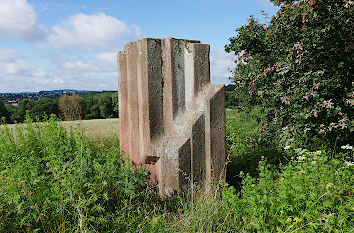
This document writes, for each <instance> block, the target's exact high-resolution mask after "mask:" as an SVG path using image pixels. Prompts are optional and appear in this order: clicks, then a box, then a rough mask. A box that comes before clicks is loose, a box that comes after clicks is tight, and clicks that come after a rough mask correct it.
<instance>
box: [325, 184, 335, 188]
mask: <svg viewBox="0 0 354 233" xmlns="http://www.w3.org/2000/svg"><path fill="white" fill-rule="evenodd" d="M333 186H334V184H333V183H328V184H327V185H326V189H329V188H332V187H333Z"/></svg>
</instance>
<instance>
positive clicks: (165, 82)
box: [118, 38, 225, 195]
mask: <svg viewBox="0 0 354 233" xmlns="http://www.w3.org/2000/svg"><path fill="white" fill-rule="evenodd" d="M209 52H210V46H209V45H207V44H201V43H200V42H199V41H195V40H182V39H174V38H165V39H150V38H145V39H141V40H138V41H136V42H131V43H128V44H126V45H125V46H124V49H123V51H120V52H119V54H118V71H119V91H118V93H119V113H120V145H121V149H122V150H123V151H125V152H127V153H128V154H129V156H130V158H131V159H132V161H133V162H134V163H135V164H136V165H137V166H138V165H142V164H144V165H145V166H146V168H147V169H148V171H149V172H150V178H151V182H152V183H155V184H157V187H158V189H159V192H160V194H161V195H171V194H172V193H173V192H174V191H180V190H187V189H189V188H192V190H195V189H199V190H202V191H206V192H210V191H211V190H213V187H214V184H215V183H216V182H218V181H219V180H222V179H224V176H225V175H224V174H225V90H224V85H223V84H210V61H209Z"/></svg>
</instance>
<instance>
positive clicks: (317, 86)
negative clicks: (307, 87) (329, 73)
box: [313, 83, 321, 89]
mask: <svg viewBox="0 0 354 233" xmlns="http://www.w3.org/2000/svg"><path fill="white" fill-rule="evenodd" d="M313 85H314V86H315V88H316V89H318V88H320V86H321V83H315V84H313Z"/></svg>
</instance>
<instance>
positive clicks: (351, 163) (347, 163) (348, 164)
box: [344, 161, 354, 166]
mask: <svg viewBox="0 0 354 233" xmlns="http://www.w3.org/2000/svg"><path fill="white" fill-rule="evenodd" d="M344 163H345V164H346V165H347V166H353V165H354V163H353V162H350V161H345V162H344Z"/></svg>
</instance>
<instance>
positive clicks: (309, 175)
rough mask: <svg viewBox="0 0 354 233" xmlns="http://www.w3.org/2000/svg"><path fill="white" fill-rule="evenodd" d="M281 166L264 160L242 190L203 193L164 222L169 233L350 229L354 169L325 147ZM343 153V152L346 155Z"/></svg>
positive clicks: (299, 152)
mask: <svg viewBox="0 0 354 233" xmlns="http://www.w3.org/2000/svg"><path fill="white" fill-rule="evenodd" d="M289 155H293V156H294V157H293V158H292V159H291V161H290V163H289V164H287V165H281V166H280V168H279V169H275V167H274V166H272V165H269V164H267V163H266V161H265V160H262V161H260V163H259V166H258V169H259V177H258V178H254V177H252V176H250V175H244V174H241V176H242V177H244V180H243V186H242V189H241V191H240V192H238V191H237V190H236V189H235V188H234V187H232V186H228V185H225V186H224V190H223V196H222V199H220V198H219V197H217V196H201V197H198V198H197V200H195V201H194V202H187V203H186V204H185V205H184V208H183V209H182V210H181V212H180V214H178V215H174V216H173V217H170V218H167V219H168V220H166V221H164V222H163V223H161V226H162V228H163V230H161V231H162V232H163V231H167V232H172V231H173V232H351V231H352V230H353V229H354V222H353V221H352V220H353V218H354V209H353V206H354V185H353V181H354V180H353V178H354V177H353V175H354V168H353V165H352V163H350V162H349V161H346V162H344V161H342V160H339V159H332V160H329V159H328V157H329V156H328V155H327V154H326V153H325V152H324V151H317V152H309V151H307V150H302V149H299V150H296V153H295V152H292V153H289ZM341 156H343V155H338V156H337V157H341Z"/></svg>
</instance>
